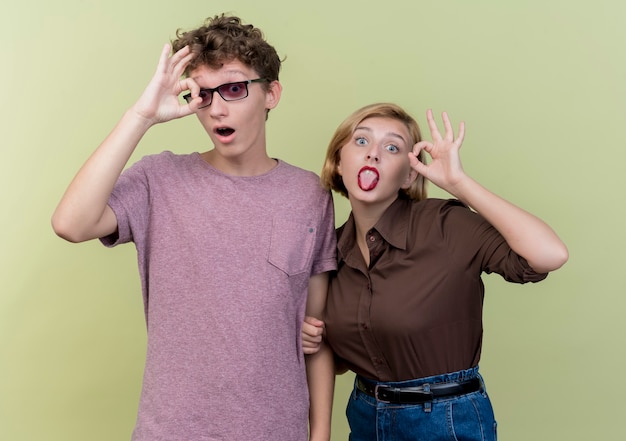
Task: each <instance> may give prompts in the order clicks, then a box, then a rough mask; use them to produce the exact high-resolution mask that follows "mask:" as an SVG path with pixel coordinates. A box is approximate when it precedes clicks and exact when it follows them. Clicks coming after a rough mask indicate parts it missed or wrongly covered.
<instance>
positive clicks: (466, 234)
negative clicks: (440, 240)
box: [440, 200, 548, 283]
mask: <svg viewBox="0 0 626 441" xmlns="http://www.w3.org/2000/svg"><path fill="white" fill-rule="evenodd" d="M440 214H441V219H442V227H443V231H444V238H445V240H446V241H447V243H448V245H449V247H450V248H451V250H452V257H453V258H455V257H457V256H458V258H462V259H468V261H469V262H470V266H471V267H472V268H476V269H478V270H479V271H480V272H485V273H488V274H490V273H496V274H500V275H501V276H502V277H503V278H504V279H505V280H507V281H508V282H514V283H527V282H539V281H541V280H543V279H545V278H546V277H547V276H548V274H547V273H538V272H536V271H535V270H533V269H532V268H531V267H530V265H529V264H528V262H527V261H526V259H524V258H523V257H522V256H520V255H519V254H517V253H516V252H515V251H513V250H512V249H511V247H510V246H509V244H508V243H507V242H506V240H505V239H504V237H503V236H502V235H501V234H500V233H499V232H498V230H496V229H495V228H494V227H493V226H492V225H491V224H490V223H489V222H487V221H486V220H485V219H484V218H483V217H482V216H481V215H480V214H478V213H476V212H474V211H472V210H470V209H469V207H467V206H466V205H464V204H463V203H462V202H460V201H455V200H451V201H448V203H447V204H445V205H443V206H442V208H441V212H440Z"/></svg>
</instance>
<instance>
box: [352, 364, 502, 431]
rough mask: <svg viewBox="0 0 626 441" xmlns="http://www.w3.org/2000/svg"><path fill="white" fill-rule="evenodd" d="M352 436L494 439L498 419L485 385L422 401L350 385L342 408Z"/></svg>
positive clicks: (462, 374)
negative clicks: (395, 399)
mask: <svg viewBox="0 0 626 441" xmlns="http://www.w3.org/2000/svg"><path fill="white" fill-rule="evenodd" d="M474 377H478V378H480V380H481V382H482V377H481V376H480V374H479V373H478V367H475V368H472V369H468V370H464V371H458V372H453V373H450V374H444V375H436V376H433V377H426V378H420V379H417V380H408V381H401V382H394V383H380V384H384V385H388V386H393V387H412V386H421V385H423V384H426V383H428V384H433V383H443V382H448V381H463V380H468V379H470V378H474ZM346 415H347V417H348V424H349V425H350V438H349V440H350V441H444V440H445V441H448V440H449V441H496V439H497V435H496V427H497V424H496V421H495V418H494V415H493V408H492V407H491V401H490V400H489V397H488V396H487V392H486V391H485V388H484V383H483V388H482V389H481V390H479V391H477V392H471V393H468V394H465V395H459V396H453V397H446V398H439V399H435V400H433V401H431V402H428V403H425V404H392V403H384V402H380V401H377V400H376V398H374V397H371V396H369V395H367V394H365V393H363V392H361V391H360V390H358V389H357V388H356V385H355V387H354V390H353V391H352V394H351V395H350V400H349V401H348V407H347V409H346Z"/></svg>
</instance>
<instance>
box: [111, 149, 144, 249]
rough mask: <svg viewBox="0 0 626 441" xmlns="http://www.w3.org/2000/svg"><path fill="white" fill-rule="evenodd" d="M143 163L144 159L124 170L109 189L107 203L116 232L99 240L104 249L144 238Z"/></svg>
mask: <svg viewBox="0 0 626 441" xmlns="http://www.w3.org/2000/svg"><path fill="white" fill-rule="evenodd" d="M145 162H146V158H144V159H143V160H141V161H139V162H137V163H135V164H133V165H132V166H131V167H130V168H128V169H127V170H125V171H124V172H123V173H122V174H121V176H120V177H119V178H118V180H117V182H116V184H115V186H114V188H113V191H112V193H111V196H110V197H109V203H108V204H109V206H110V207H111V209H112V210H113V212H114V213H115V216H116V218H117V231H116V232H115V233H113V234H111V235H108V236H105V237H102V238H100V242H102V244H103V245H105V246H107V247H113V246H116V245H119V244H123V243H128V242H135V243H137V242H139V241H141V240H143V238H144V237H145V232H146V223H147V219H148V210H149V206H150V203H149V201H150V191H149V185H148V178H147V175H146V171H145Z"/></svg>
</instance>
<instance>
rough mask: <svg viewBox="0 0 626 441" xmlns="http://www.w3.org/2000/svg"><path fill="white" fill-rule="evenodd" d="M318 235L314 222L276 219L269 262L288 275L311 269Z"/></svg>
mask: <svg viewBox="0 0 626 441" xmlns="http://www.w3.org/2000/svg"><path fill="white" fill-rule="evenodd" d="M316 236H317V225H315V224H314V223H313V222H306V221H305V220H296V221H294V220H289V219H281V218H279V219H274V221H273V222H272V235H271V237H270V248H269V254H268V257H267V260H268V262H269V263H271V264H272V265H273V266H275V267H276V268H278V269H280V270H281V271H283V272H284V273H286V274H287V275H288V276H294V275H296V274H300V273H303V272H306V271H309V269H310V267H311V259H312V258H313V249H314V246H315V238H316Z"/></svg>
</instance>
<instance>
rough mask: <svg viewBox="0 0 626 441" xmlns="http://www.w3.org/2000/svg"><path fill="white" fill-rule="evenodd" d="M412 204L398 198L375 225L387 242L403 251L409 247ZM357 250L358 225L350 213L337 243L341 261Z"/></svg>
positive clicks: (407, 200)
mask: <svg viewBox="0 0 626 441" xmlns="http://www.w3.org/2000/svg"><path fill="white" fill-rule="evenodd" d="M412 202H413V201H412V200H410V199H405V198H400V197H399V198H397V199H396V200H395V201H393V203H392V204H391V205H390V206H389V208H387V210H385V212H384V213H383V215H382V217H381V218H380V219H379V220H378V222H376V225H374V229H375V230H376V231H378V233H379V234H380V235H381V236H382V237H383V239H385V241H387V242H388V243H389V244H390V245H392V246H393V247H395V248H398V249H401V250H405V249H406V246H407V235H408V232H409V222H410V216H409V213H410V210H411V204H412ZM356 248H357V245H356V225H355V223H354V216H353V214H352V213H350V216H349V217H348V220H347V221H346V223H345V224H343V225H342V226H341V227H340V229H339V238H338V241H337V250H338V257H339V259H340V260H346V258H347V257H348V256H349V255H350V254H351V253H352V252H354V251H355V249H356Z"/></svg>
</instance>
